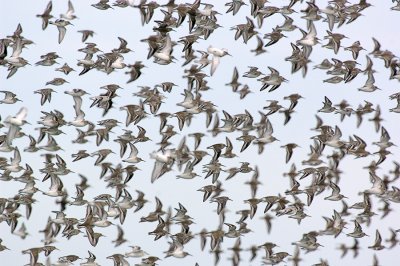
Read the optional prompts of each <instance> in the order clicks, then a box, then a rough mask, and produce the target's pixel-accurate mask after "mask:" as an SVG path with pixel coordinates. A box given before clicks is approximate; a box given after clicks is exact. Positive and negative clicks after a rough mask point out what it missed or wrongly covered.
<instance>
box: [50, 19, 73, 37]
mask: <svg viewBox="0 0 400 266" xmlns="http://www.w3.org/2000/svg"><path fill="white" fill-rule="evenodd" d="M49 23H50V24H52V25H55V26H57V29H58V43H61V42H62V41H63V40H64V37H65V34H66V33H67V28H66V26H68V25H72V23H71V22H69V21H68V20H63V19H57V20H55V21H50V22H49Z"/></svg>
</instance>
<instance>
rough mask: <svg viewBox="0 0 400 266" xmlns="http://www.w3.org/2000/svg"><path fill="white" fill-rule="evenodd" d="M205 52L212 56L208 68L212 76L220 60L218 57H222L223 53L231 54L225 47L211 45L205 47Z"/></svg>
mask: <svg viewBox="0 0 400 266" xmlns="http://www.w3.org/2000/svg"><path fill="white" fill-rule="evenodd" d="M207 52H208V53H210V54H212V55H213V57H212V59H211V69H210V75H211V76H212V75H213V74H214V72H215V70H217V67H218V65H219V62H220V58H221V57H224V56H225V55H229V56H231V55H230V54H229V53H228V50H227V49H225V48H222V49H220V48H216V47H213V46H211V45H210V46H209V47H208V48H207Z"/></svg>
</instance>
